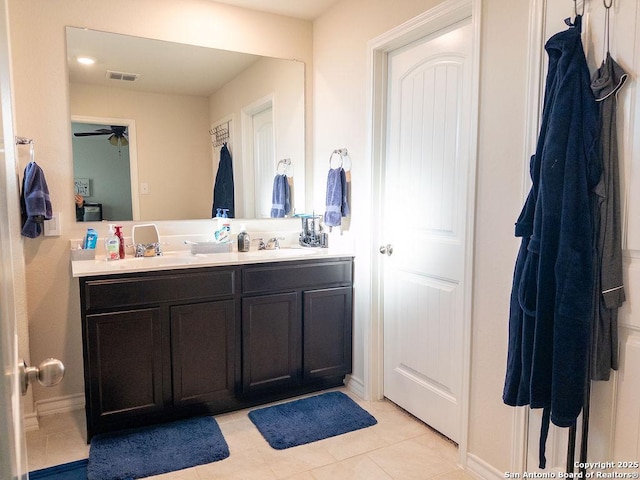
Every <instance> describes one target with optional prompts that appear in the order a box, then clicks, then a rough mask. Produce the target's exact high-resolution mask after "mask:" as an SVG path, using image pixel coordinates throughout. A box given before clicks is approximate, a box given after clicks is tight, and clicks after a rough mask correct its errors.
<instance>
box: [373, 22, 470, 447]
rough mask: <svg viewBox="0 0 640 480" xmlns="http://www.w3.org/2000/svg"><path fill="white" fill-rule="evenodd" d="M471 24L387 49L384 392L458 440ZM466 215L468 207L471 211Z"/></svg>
mask: <svg viewBox="0 0 640 480" xmlns="http://www.w3.org/2000/svg"><path fill="white" fill-rule="evenodd" d="M471 39H472V26H471V20H470V19H468V20H465V21H463V22H460V23H458V24H455V25H454V26H451V27H449V28H447V29H445V30H441V31H439V32H436V33H435V34H432V35H429V36H428V37H425V38H423V39H421V40H419V41H416V42H414V43H412V44H410V45H408V46H406V47H402V48H400V49H398V50H395V51H393V52H391V53H390V54H389V57H388V95H387V148H386V156H385V159H384V181H383V182H384V193H383V204H384V217H383V220H382V221H383V225H384V228H383V233H382V239H383V242H384V244H383V245H382V246H381V254H383V255H385V259H384V261H383V262H382V263H383V267H382V268H383V278H384V284H383V288H384V291H383V297H384V298H383V305H384V320H383V322H384V350H383V353H384V395H385V396H386V397H387V398H389V399H390V400H392V401H393V402H395V403H397V404H398V405H400V406H401V407H402V408H404V409H406V410H408V411H409V412H411V413H412V414H414V415H415V416H417V417H418V418H420V419H421V420H423V421H424V422H425V423H427V424H429V425H430V426H432V427H433V428H435V429H436V430H438V431H440V432H441V433H443V434H444V435H446V436H447V437H449V438H451V439H452V440H454V441H459V439H460V425H461V414H462V412H461V406H460V405H461V398H460V396H461V390H462V376H463V365H462V358H463V351H462V343H463V333H464V332H463V324H464V322H463V310H464V309H463V306H464V303H463V302H464V298H465V295H464V292H465V289H466V288H470V286H468V285H465V284H464V272H465V255H466V252H467V249H466V244H465V236H466V231H465V226H466V222H467V219H466V216H467V213H468V212H467V211H466V207H467V178H468V174H467V170H468V168H469V156H470V153H469V151H468V150H469V149H468V145H469V138H470V125H471V124H472V122H471V118H470V112H471V106H470V105H471V102H470V98H471V85H470V83H471V82H470V78H471V72H472V68H471V67H472V65H471ZM469 214H471V212H469Z"/></svg>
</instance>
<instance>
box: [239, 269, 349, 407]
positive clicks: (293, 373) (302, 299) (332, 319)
mask: <svg viewBox="0 0 640 480" xmlns="http://www.w3.org/2000/svg"><path fill="white" fill-rule="evenodd" d="M352 275H353V273H352V262H351V260H350V259H349V260H342V261H333V262H311V261H308V262H299V263H296V264H287V263H279V264H270V265H253V266H247V267H245V268H244V269H243V271H242V293H243V298H242V372H243V377H242V380H243V381H242V393H243V394H244V395H248V396H251V395H254V394H260V393H261V392H264V391H278V390H279V389H282V388H288V387H296V386H308V385H314V384H317V385H322V384H325V385H327V386H328V385H337V384H340V382H341V381H342V379H343V378H344V376H345V375H346V374H347V373H350V372H351V346H352V341H351V338H352V335H351V331H352Z"/></svg>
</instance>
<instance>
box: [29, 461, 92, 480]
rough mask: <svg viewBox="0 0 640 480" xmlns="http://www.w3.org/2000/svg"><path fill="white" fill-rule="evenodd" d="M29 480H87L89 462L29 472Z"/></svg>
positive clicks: (72, 463) (78, 462)
mask: <svg viewBox="0 0 640 480" xmlns="http://www.w3.org/2000/svg"><path fill="white" fill-rule="evenodd" d="M29 480H87V460H86V459H84V460H78V461H76V462H69V463H63V464H62V465H56V466H54V467H49V468H43V469H42V470H34V471H33V472H29Z"/></svg>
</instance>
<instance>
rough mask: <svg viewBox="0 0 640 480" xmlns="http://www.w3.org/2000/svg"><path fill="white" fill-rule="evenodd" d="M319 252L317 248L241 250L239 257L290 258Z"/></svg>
mask: <svg viewBox="0 0 640 480" xmlns="http://www.w3.org/2000/svg"><path fill="white" fill-rule="evenodd" d="M318 252H319V249H316V248H302V247H300V248H278V249H275V250H250V251H248V252H239V253H238V257H239V258H242V257H254V258H273V259H278V258H289V257H306V256H308V255H314V254H316V253H318Z"/></svg>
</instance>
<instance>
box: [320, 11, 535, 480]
mask: <svg viewBox="0 0 640 480" xmlns="http://www.w3.org/2000/svg"><path fill="white" fill-rule="evenodd" d="M438 3H439V2H438V1H437V0H432V1H426V0H423V1H416V0H394V1H371V0H343V1H342V2H339V3H338V4H337V5H336V6H335V7H334V8H333V9H332V10H331V11H330V12H328V13H327V14H325V15H323V16H322V17H321V18H320V19H318V20H317V21H316V22H315V23H314V39H315V41H314V102H313V103H314V125H315V128H314V160H315V161H314V191H315V192H316V195H315V197H314V206H315V208H316V210H317V211H318V210H320V211H322V206H323V202H324V198H323V196H322V193H323V192H324V185H323V181H324V179H325V178H326V172H327V168H328V157H329V153H330V152H331V151H332V150H333V149H335V148H340V147H347V148H348V149H349V153H350V155H351V159H352V161H353V172H352V203H353V205H352V214H353V218H352V223H351V230H352V232H353V234H354V235H355V236H356V238H361V239H362V240H363V241H361V242H358V257H357V258H356V273H355V282H356V287H355V288H356V295H355V301H356V312H355V326H354V331H355V345H354V352H355V355H354V362H355V368H354V376H355V377H356V380H361V381H363V380H364V378H363V376H364V375H365V372H366V366H365V365H364V361H365V351H366V349H365V345H364V341H365V338H364V333H363V332H364V330H365V324H366V323H367V322H368V321H369V320H370V315H369V313H370V308H369V305H370V303H369V302H370V292H369V291H368V281H369V275H370V266H369V265H368V263H367V259H368V258H369V252H368V242H367V241H366V240H364V239H366V238H368V236H369V231H370V227H371V225H370V222H371V221H375V219H376V218H378V217H377V215H376V212H371V211H370V207H369V206H370V199H371V174H372V171H371V162H370V159H368V158H367V157H366V153H367V135H368V128H369V123H368V122H369V118H368V116H367V98H366V93H367V90H366V85H367V81H368V75H369V72H368V70H367V42H368V41H370V40H372V39H373V38H375V37H376V36H378V35H381V34H383V33H385V32H386V31H388V30H390V29H392V28H393V27H395V26H397V25H399V24H401V23H403V22H405V21H407V20H409V19H410V18H412V17H414V16H416V15H418V14H420V13H422V12H423V11H425V10H427V9H429V8H431V7H433V6H435V5H436V4H438ZM483 4H484V8H483V11H482V48H481V69H480V75H481V78H480V80H481V89H480V118H479V139H478V143H479V151H478V159H477V162H478V164H477V170H478V175H477V197H476V221H475V222H476V231H475V245H474V251H475V256H476V257H475V263H474V282H473V288H474V304H473V318H472V323H473V332H472V366H471V399H470V408H471V412H470V419H469V420H470V422H469V445H468V450H469V453H470V454H472V455H474V456H475V457H477V458H478V459H481V461H483V462H487V464H489V465H492V466H493V467H495V468H496V469H499V470H502V471H507V470H508V469H509V465H510V463H509V462H510V452H511V446H512V438H511V434H512V426H511V423H512V414H513V410H512V409H510V408H508V407H506V406H504V405H503V404H502V400H501V396H502V384H503V381H504V368H505V361H506V339H507V322H508V307H509V305H508V301H509V293H510V288H511V278H512V271H513V262H514V259H515V253H516V251H517V246H518V243H517V241H516V239H515V238H514V235H513V225H514V222H515V219H516V218H517V215H518V213H519V211H520V208H521V204H522V178H523V167H524V165H525V155H524V153H523V139H524V132H523V126H524V102H525V88H526V83H525V71H526V65H525V60H526V52H527V35H528V32H527V18H528V8H529V5H528V2H513V1H510V0H485V1H483ZM514 19H517V21H514ZM506 38H508V39H509V41H508V42H507V41H505V39H506ZM489 439H490V441H488V440H489Z"/></svg>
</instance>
